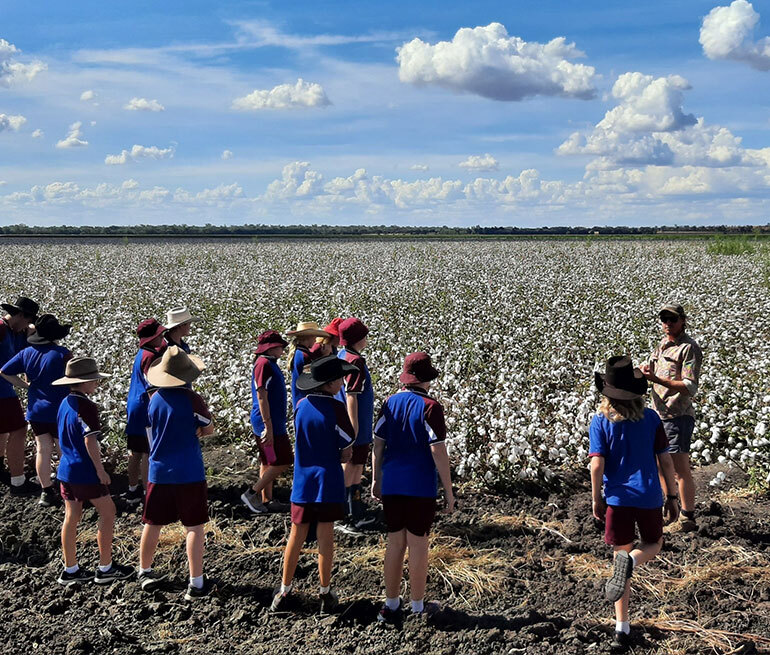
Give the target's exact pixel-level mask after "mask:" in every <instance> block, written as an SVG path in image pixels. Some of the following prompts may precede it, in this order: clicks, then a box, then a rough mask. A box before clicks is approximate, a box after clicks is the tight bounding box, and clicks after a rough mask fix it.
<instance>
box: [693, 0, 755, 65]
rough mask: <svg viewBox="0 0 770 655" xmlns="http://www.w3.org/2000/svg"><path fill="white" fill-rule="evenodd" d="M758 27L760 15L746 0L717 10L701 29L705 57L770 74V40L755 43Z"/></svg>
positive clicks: (715, 8)
mask: <svg viewBox="0 0 770 655" xmlns="http://www.w3.org/2000/svg"><path fill="white" fill-rule="evenodd" d="M758 23H759V14H758V13H757V12H756V11H754V7H753V6H752V4H751V3H750V2H747V1H746V0H735V2H733V3H732V4H731V5H729V6H727V7H714V9H712V10H711V11H710V12H709V14H708V16H706V17H705V18H704V19H703V23H702V24H701V28H700V39H699V40H700V44H701V45H702V46H703V53H704V54H705V55H706V56H707V57H708V58H709V59H732V60H735V61H743V62H746V63H747V64H749V65H751V66H753V67H754V68H756V69H758V70H762V71H766V70H770V37H767V36H766V37H764V38H762V39H759V40H758V41H755V40H754V31H755V29H756V27H757V24H758Z"/></svg>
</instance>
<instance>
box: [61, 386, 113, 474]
mask: <svg viewBox="0 0 770 655" xmlns="http://www.w3.org/2000/svg"><path fill="white" fill-rule="evenodd" d="M57 425H58V429H59V445H60V446H61V458H60V459H59V468H58V470H57V472H56V477H57V478H59V480H61V481H62V482H68V483H69V484H99V476H98V475H97V474H96V467H95V466H94V463H93V461H92V460H91V456H90V455H89V454H88V450H86V437H96V438H97V439H101V436H102V426H101V422H100V421H99V408H98V407H97V406H96V404H95V403H94V402H93V401H92V400H90V399H89V398H88V397H87V396H85V395H84V394H82V393H80V392H79V391H72V392H71V393H70V394H69V395H68V396H67V397H66V398H64V400H62V402H61V405H59V413H58V421H57Z"/></svg>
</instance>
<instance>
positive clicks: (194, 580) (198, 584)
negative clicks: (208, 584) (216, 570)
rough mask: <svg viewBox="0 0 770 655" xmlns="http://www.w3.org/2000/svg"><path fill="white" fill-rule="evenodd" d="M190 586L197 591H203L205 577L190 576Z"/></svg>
mask: <svg viewBox="0 0 770 655" xmlns="http://www.w3.org/2000/svg"><path fill="white" fill-rule="evenodd" d="M190 584H191V585H192V586H193V587H195V588H196V589H203V576H202V575H196V576H194V577H193V576H192V575H191V576H190Z"/></svg>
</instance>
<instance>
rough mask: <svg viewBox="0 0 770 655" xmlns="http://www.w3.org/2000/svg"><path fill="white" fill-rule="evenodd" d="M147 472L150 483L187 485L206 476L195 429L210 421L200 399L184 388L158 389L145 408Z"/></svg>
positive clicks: (204, 404)
mask: <svg viewBox="0 0 770 655" xmlns="http://www.w3.org/2000/svg"><path fill="white" fill-rule="evenodd" d="M148 415H149V417H150V428H151V430H150V472H149V475H148V477H149V480H150V482H152V483H154V484H188V483H190V482H202V481H204V480H205V479H206V471H205V469H204V467H203V454H202V453H201V443H200V440H199V439H198V436H197V434H196V430H197V429H198V428H202V427H206V426H208V425H210V424H211V414H210V413H209V410H208V407H206V403H205V402H204V400H203V398H201V397H200V396H199V395H198V394H197V393H195V392H194V391H193V390H192V389H188V388H187V387H170V388H164V389H158V390H157V391H156V392H155V393H153V394H152V397H151V398H150V404H149V408H148Z"/></svg>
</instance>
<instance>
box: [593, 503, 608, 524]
mask: <svg viewBox="0 0 770 655" xmlns="http://www.w3.org/2000/svg"><path fill="white" fill-rule="evenodd" d="M593 515H594V518H595V519H596V520H597V521H601V522H602V523H604V519H605V517H606V515H607V503H605V502H604V498H594V500H593Z"/></svg>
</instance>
